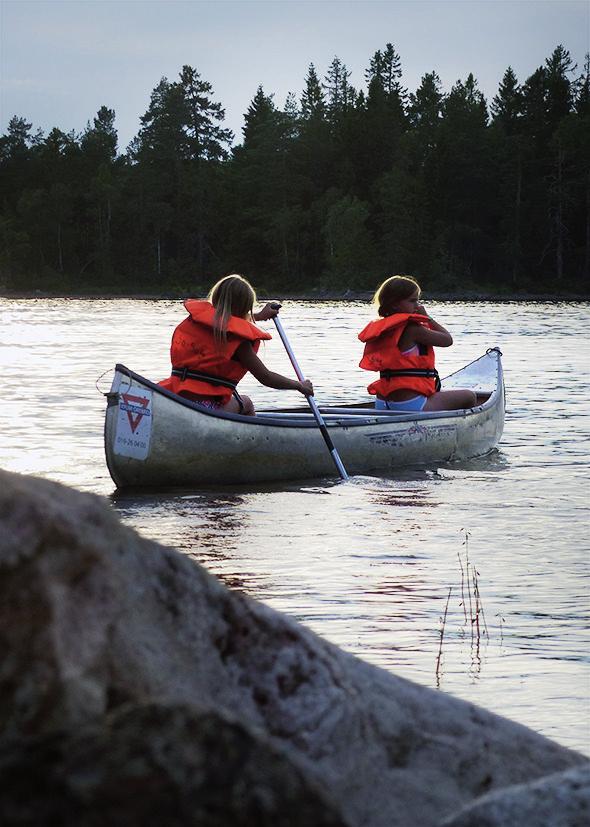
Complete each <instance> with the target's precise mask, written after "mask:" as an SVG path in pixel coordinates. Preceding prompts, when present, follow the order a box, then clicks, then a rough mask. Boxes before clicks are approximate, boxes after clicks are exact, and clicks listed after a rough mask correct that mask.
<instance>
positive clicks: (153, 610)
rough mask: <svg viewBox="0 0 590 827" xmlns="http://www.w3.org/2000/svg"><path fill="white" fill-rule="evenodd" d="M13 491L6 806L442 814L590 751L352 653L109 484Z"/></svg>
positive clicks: (1, 678) (25, 481)
mask: <svg viewBox="0 0 590 827" xmlns="http://www.w3.org/2000/svg"><path fill="white" fill-rule="evenodd" d="M0 492H1V493H0V630H1V631H0V635H1V636H2V639H1V640H0V643H1V646H2V653H3V657H2V659H1V660H0V716H1V717H0V724H1V726H0V731H1V732H2V736H1V738H0V770H2V777H3V778H7V777H9V778H10V779H11V783H12V785H13V788H14V790H16V792H11V791H9V790H8V789H7V784H5V783H3V784H2V789H1V790H0V823H2V824H9V823H19V824H33V823H52V822H53V823H60V824H85V823H88V824H90V823H92V824H117V823H125V824H134V823H137V824H151V823H153V824H162V823H166V824H173V825H175V824H192V823H195V824H197V823H199V824H205V825H209V824H211V825H216V824H219V825H221V824H225V825H228V826H229V827H231V825H233V824H235V825H241V824H247V823H249V824H260V825H266V824H276V825H283V824H285V825H299V824H309V825H323V824H326V825H328V824H349V825H361V824H362V825H369V826H370V827H379V826H380V825H388V827H389V826H390V825H391V826H393V827H395V825H400V827H401V825H408V827H409V826H410V825H411V826H412V827H417V826H418V825H419V826H420V827H428V825H437V824H439V823H440V822H441V821H442V820H443V819H444V818H445V817H448V816H451V815H452V814H453V813H455V812H457V811H458V810H460V808H461V807H464V806H467V805H469V804H471V803H472V802H473V801H474V800H475V799H477V798H478V797H479V796H482V795H483V794H485V793H489V792H492V791H495V790H499V789H501V788H504V787H508V786H510V785H514V784H526V783H529V782H532V781H535V780H536V779H539V778H541V777H542V776H544V775H547V774H549V773H555V772H560V771H564V770H566V769H568V768H570V767H573V766H575V765H577V764H579V763H581V762H583V761H585V759H584V758H583V756H581V755H579V754H577V753H574V752H572V751H570V750H567V749H565V748H563V747H561V746H559V745H557V744H555V743H553V742H551V741H549V740H547V739H546V738H543V737H542V736H540V735H537V734H536V733H534V732H532V731H530V730H528V729H526V728H525V727H522V726H520V725H518V724H515V723H513V722H511V721H508V720H506V719H503V718H500V717H498V716H496V715H493V714H491V713H489V712H487V711H485V710H483V709H480V708H478V707H475V706H473V705H471V704H467V703H465V702H463V701H459V700H457V699H454V698H451V697H448V696H446V695H444V694H442V693H439V692H435V691H433V690H429V689H425V688H423V687H420V686H417V685H415V684H412V683H410V682H409V681H406V680H403V679H401V678H397V677H395V676H393V675H390V674H389V673H387V672H384V671H382V670H380V669H377V668H375V667H373V666H370V665H368V664H366V663H364V662H362V661H360V660H358V659H356V658H354V657H352V656H350V655H347V654H346V653H344V652H342V651H340V650H339V649H337V648H336V647H334V646H331V645H330V644H328V643H326V642H325V641H323V640H321V639H320V638H318V637H317V636H315V635H314V634H312V633H311V632H310V631H308V630H307V629H305V628H304V627H302V626H299V625H298V624H296V623H295V622H294V621H292V620H290V619H288V618H286V617H284V616H282V615H280V614H278V613H276V612H274V611H271V610H270V609H268V608H267V607H265V606H263V605H261V604H258V603H256V602H254V601H252V600H250V599H248V598H247V597H245V596H244V595H241V594H239V593H233V592H231V591H229V590H227V589H226V588H225V587H224V586H223V585H222V584H221V583H219V581H217V580H216V579H215V578H213V577H212V576H210V575H209V574H207V572H206V571H205V570H204V569H203V568H201V567H199V566H197V565H196V564H194V562H192V561H191V560H189V559H188V558H187V557H185V556H183V555H181V554H179V553H177V552H175V551H173V550H171V549H165V548H163V547H161V546H159V545H157V544H155V543H152V542H149V541H147V540H144V539H142V538H140V537H139V536H138V535H137V534H136V533H134V532H133V531H131V530H130V529H128V528H126V527H125V526H123V525H121V524H120V523H119V521H118V520H117V518H116V516H115V515H114V513H113V512H112V510H111V509H110V508H109V507H108V505H107V504H106V503H104V502H103V501H102V500H100V499H99V498H97V497H94V496H92V495H87V494H80V493H78V492H74V491H71V490H68V489H66V488H64V487H62V486H59V485H57V484H53V483H49V482H46V481H42V480H38V479H34V478H28V477H19V476H16V475H9V474H3V473H0ZM212 721H214V722H217V723H215V724H213V723H212ZM216 733H218V735H216ZM170 756H173V758H171V757H170ZM32 770H33V772H32ZM31 777H34V779H35V782H34V783H33V784H31V781H30V778H31ZM19 779H20V781H19ZM25 789H27V790H28V793H27V795H25V794H24V790H25ZM19 791H20V792H19ZM205 793H206V794H205ZM19 796H20V797H19ZM27 796H28V797H27ZM27 802H28V803H27ZM198 802H200V809H198V808H197V806H196V805H197V803H198ZM52 808H53V809H52ZM113 808H114V809H113ZM168 808H169V809H170V812H169V813H168V816H167V819H163V818H162V816H161V813H162V812H163V811H168ZM35 812H39V813H42V814H48V813H50V814H51V813H54V814H56V815H55V818H54V817H53V816H51V817H50V818H49V817H48V818H41V819H40V820H38V821H37V822H35V815H34V814H35ZM243 812H246V813H249V814H250V815H249V816H248V818H249V819H250V820H249V821H247V820H246V821H244V820H243V819H244V818H245V816H243V815H242V813H243ZM190 813H198V815H199V820H198V821H190V819H189V814H190ZM142 814H143V815H142ZM150 814H155V815H154V817H153V819H152V820H150V817H149V816H150ZM86 818H88V819H89V820H88V821H86V820H85V819H86ZM240 819H242V820H240ZM556 824H557V822H556Z"/></svg>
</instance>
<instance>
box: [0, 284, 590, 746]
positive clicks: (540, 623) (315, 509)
mask: <svg viewBox="0 0 590 827" xmlns="http://www.w3.org/2000/svg"><path fill="white" fill-rule="evenodd" d="M588 309H589V308H588V304H585V305H584V304H581V305H577V304H570V305H568V306H567V313H568V327H567V329H566V328H564V326H563V307H561V308H559V307H557V306H555V305H550V304H545V305H543V304H536V305H528V304H525V303H522V302H518V303H514V304H510V303H503V304H497V305H495V304H470V303H468V302H462V303H447V302H442V303H438V304H437V305H436V315H437V317H440V318H441V320H442V321H443V323H445V324H446V325H448V326H449V328H450V329H452V330H453V333H454V334H455V337H454V338H455V342H456V344H455V345H454V346H453V347H452V348H449V349H446V350H445V352H444V353H441V356H440V367H441V372H442V373H443V374H447V373H452V372H453V371H455V370H457V369H458V368H459V367H461V366H462V365H463V364H465V363H466V362H468V361H470V360H471V359H473V358H474V357H475V356H477V355H479V354H480V353H483V352H484V351H485V350H486V348H488V347H490V346H492V345H495V344H497V345H499V346H501V349H502V351H503V353H504V366H505V374H506V384H507V389H508V407H509V412H508V416H507V420H506V428H505V433H504V438H503V440H502V443H501V445H500V449H499V451H497V452H494V453H492V454H490V455H488V456H487V457H484V458H480V459H474V460H468V461H462V462H456V463H454V462H452V463H446V464H444V465H441V466H437V467H419V468H411V469H404V470H396V471H395V472H392V473H390V474H388V475H383V476H379V477H372V476H358V477H354V478H353V479H352V480H351V482H350V484H342V483H340V482H339V481H338V480H337V479H335V478H329V479H328V478H327V479H318V480H313V481H305V482H303V483H302V482H299V483H297V482H294V483H289V484H269V485H258V486H255V487H253V488H249V487H245V486H242V487H228V488H224V489H223V490H220V489H218V490H211V489H209V490H208V489H199V490H186V491H174V492H171V491H163V492H150V493H149V494H145V493H137V492H136V493H133V492H125V493H120V492H114V493H113V488H114V486H113V485H112V482H111V480H110V478H109V476H108V472H107V470H106V467H105V462H104V453H103V445H102V426H103V417H104V407H105V405H104V398H103V397H102V396H101V395H100V393H99V392H98V391H97V388H96V387H95V383H96V380H97V378H98V377H99V376H100V375H101V374H102V373H103V372H105V371H109V370H110V369H112V367H113V365H114V364H115V363H116V362H123V363H125V364H127V365H128V366H129V367H130V368H131V369H132V370H135V371H137V372H138V373H140V374H142V375H145V376H147V377H150V378H152V379H156V380H157V379H159V378H161V377H163V376H166V375H167V374H168V368H169V363H168V358H169V357H168V353H169V350H168V349H169V342H170V333H171V331H172V329H173V328H174V327H175V325H176V324H177V323H178V322H179V321H180V320H181V318H182V316H183V311H182V308H181V306H180V304H179V303H178V302H168V301H161V302H149V301H145V302H143V301H142V302H136V301H127V300H123V301H116V302H107V301H105V302H92V301H82V300H74V301H62V300H50V301H46V300H42V301H35V302H26V301H6V300H4V301H2V300H0V312H1V314H2V324H1V325H0V365H1V367H2V373H3V379H4V386H5V388H10V389H11V390H10V394H5V398H4V399H3V402H2V405H1V406H0V464H1V465H2V466H3V467H4V468H6V469H8V470H16V471H22V472H25V473H36V474H39V475H41V476H45V477H49V478H51V479H56V480H59V481H62V482H66V483H68V484H70V485H74V486H76V487H78V488H82V489H84V490H86V491H93V492H96V493H99V494H103V495H106V496H108V497H110V502H111V503H112V506H113V508H115V509H116V510H117V511H118V512H119V513H120V515H121V516H122V518H123V519H124V521H125V522H126V523H127V524H128V525H130V526H132V527H134V528H136V529H137V530H138V531H140V532H141V533H142V534H144V535H146V536H149V537H151V538H153V539H156V540H159V541H161V542H164V543H166V544H167V545H172V546H176V547H178V548H179V549H181V550H182V551H184V552H185V553H186V554H189V555H190V556H192V557H193V558H194V559H196V560H197V561H199V562H200V563H202V564H204V565H205V566H206V567H207V568H208V569H209V570H210V571H212V572H213V573H214V574H216V575H218V576H219V577H220V578H221V579H222V580H224V581H225V582H226V583H227V584H228V585H231V586H233V587H238V588H241V589H243V590H244V591H246V592H247V593H248V594H251V595H252V596H254V597H256V598H260V599H263V600H264V601H266V602H267V603H269V604H270V605H271V606H274V607H275V608H277V609H279V610H281V611H284V612H287V613H289V614H291V615H292V616H294V617H295V618H297V619H298V620H301V621H302V622H305V623H307V624H308V625H309V626H310V627H311V628H312V629H314V630H315V631H317V632H318V633H319V634H321V635H323V636H324V637H326V638H328V639H330V640H332V641H333V642H334V643H336V644H338V645H340V646H342V647H344V648H345V649H347V650H348V651H351V652H353V653H354V654H357V655H360V656H361V657H363V658H365V659H367V660H369V661H371V662H373V663H375V664H377V665H379V666H382V667H384V668H386V669H390V670H392V671H394V672H396V673H397V674H400V675H402V676H404V677H407V678H410V679H412V680H417V681H419V682H422V683H424V684H425V685H428V686H436V685H437V681H438V682H439V683H440V686H441V688H442V689H444V690H446V691H450V692H453V693H454V694H456V695H459V696H461V697H465V698H468V699H469V700H471V701H473V702H475V703H481V704H483V705H485V706H488V707H489V708H491V709H494V710H497V711H498V712H500V713H502V714H506V715H509V716H510V717H513V718H515V719H516V720H519V721H521V722H522V723H525V724H528V725H529V726H532V727H534V728H535V729H538V730H540V731H542V732H544V733H545V734H547V735H549V736H550V737H554V738H557V739H558V740H559V741H561V742H562V743H565V744H567V745H570V746H574V747H576V748H578V749H583V750H586V751H587V752H588V753H590V736H589V728H590V720H589V704H588V695H589V688H588V687H589V684H590V677H589V673H590V670H589V666H588V661H589V658H588V654H587V653H588V651H589V646H588V642H589V641H588V620H589V617H588V605H589V602H590V601H589V600H588V597H589V588H590V583H589V579H588V574H589V573H588V557H589V544H588V539H587V532H586V531H585V530H584V529H583V526H584V524H585V522H586V521H587V518H588V505H587V501H586V500H587V497H586V491H587V485H588V469H589V460H588V437H587V434H588V422H589V416H590V411H589V410H588V406H587V392H586V388H585V385H584V383H582V382H580V381H579V377H580V376H583V375H585V370H586V365H587V364H588V361H589V360H590V342H589V340H588V338H587V335H586V328H587V317H588ZM371 312H372V311H371V309H370V307H369V306H368V305H366V304H362V303H358V302H351V303H341V304H337V305H328V304H322V303H315V302H308V303H305V304H303V303H290V304H289V303H288V304H286V305H285V306H284V308H283V311H282V313H283V317H284V319H285V325H286V326H287V325H288V329H289V337H290V340H291V342H292V343H293V344H294V345H295V344H296V345H297V354H298V359H299V362H300V364H301V366H302V368H303V370H304V371H305V372H306V373H308V374H309V376H310V378H311V379H312V380H313V382H314V387H315V388H316V392H317V396H318V399H319V400H320V401H321V403H326V404H335V403H338V402H346V401H350V399H359V400H360V399H363V398H366V384H367V378H366V375H365V374H364V372H363V371H361V370H360V369H358V368H357V365H358V360H359V358H360V352H359V351H358V350H357V348H358V347H360V344H359V343H358V341H357V339H356V334H357V331H358V330H359V329H361V328H362V327H363V326H364V324H365V323H366V321H369V319H370V315H371ZM285 317H286V318H285ZM138 319H139V320H141V321H140V323H138ZM328 322H329V325H328ZM327 330H329V335H327V333H326V331H327ZM146 331H149V335H146ZM572 335H573V336H575V339H576V348H575V349H573V350H572V349H571V347H570V343H571V337H572ZM318 341H321V344H322V346H321V348H318V347H317V342H318ZM566 348H567V352H568V360H569V362H568V371H567V372H564V370H563V353H564V350H565V349H566ZM262 358H263V359H264V361H265V363H266V364H267V365H268V367H269V368H270V369H271V370H276V371H278V372H280V373H285V374H289V373H290V371H291V367H290V364H289V362H288V357H287V356H286V354H285V353H284V350H283V349H282V348H281V346H280V343H278V345H277V342H276V341H272V342H270V343H268V344H267V345H266V346H265V348H264V353H263V355H262ZM244 382H245V384H244V388H243V390H244V393H247V394H249V395H251V396H252V397H253V398H254V399H255V401H256V403H257V405H258V406H259V407H260V408H263V407H273V406H274V405H276V404H278V402H279V401H280V402H281V404H285V401H286V399H287V397H288V395H281V394H280V393H279V392H276V391H273V390H272V389H269V388H263V387H261V386H260V385H258V384H257V383H256V382H255V381H254V380H252V379H246V380H244ZM102 385H103V383H102V382H101V381H99V388H101V387H102ZM293 401H294V403H295V402H298V401H299V400H298V399H294V400H293ZM465 529H467V530H468V531H469V532H470V538H469V543H470V549H469V552H470V559H471V560H472V561H473V563H474V565H475V566H476V568H477V571H478V572H479V588H480V592H481V600H482V603H483V608H484V611H485V618H486V621H487V626H488V633H489V640H488V639H487V638H485V639H484V638H483V637H482V636H480V638H479V640H478V638H477V636H475V637H474V636H473V634H472V624H471V623H470V622H466V618H465V606H464V603H465V601H464V600H462V597H461V570H460V566H459V561H458V552H460V551H461V550H462V548H463V542H464V530H465ZM449 588H452V592H451V596H450V598H449V603H448V610H447V615H446V620H445V633H444V641H443V648H442V655H441V660H440V668H439V670H438V676H437V674H436V663H437V656H438V653H439V648H440V623H441V617H443V615H444V611H445V606H446V601H447V595H448V592H449Z"/></svg>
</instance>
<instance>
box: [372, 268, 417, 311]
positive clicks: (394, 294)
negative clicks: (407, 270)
mask: <svg viewBox="0 0 590 827" xmlns="http://www.w3.org/2000/svg"><path fill="white" fill-rule="evenodd" d="M416 290H417V291H418V297H419V296H420V293H421V292H422V291H421V290H420V285H419V284H418V282H417V281H416V279H414V278H412V276H390V277H389V278H388V279H385V281H384V282H383V284H381V285H379V287H378V288H377V290H376V292H375V295H374V296H373V303H374V304H375V305H376V307H377V313H378V314H379V316H391V315H392V314H393V312H394V310H395V308H396V304H397V302H398V301H400V300H402V299H409V298H410V296H413V295H414V293H415V292H416Z"/></svg>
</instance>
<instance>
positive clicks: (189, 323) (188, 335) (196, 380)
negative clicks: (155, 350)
mask: <svg viewBox="0 0 590 827" xmlns="http://www.w3.org/2000/svg"><path fill="white" fill-rule="evenodd" d="M184 306H185V307H186V309H187V310H188V312H189V314H190V315H189V316H188V318H186V319H185V320H184V321H183V322H181V323H180V324H179V325H178V327H177V328H176V330H175V331H174V333H173V334H172V344H171V346H170V359H171V361H172V376H170V378H169V379H164V380H163V381H162V382H159V384H160V385H162V387H164V388H167V389H168V390H169V391H172V392H173V393H181V392H182V391H188V392H189V393H191V394H199V395H200V396H208V397H211V398H215V399H217V400H218V401H219V402H220V403H221V404H222V405H225V404H226V403H227V402H229V400H230V398H231V396H232V393H233V391H234V390H235V387H236V385H237V384H238V382H239V381H240V379H242V378H243V377H244V376H245V374H246V373H247V370H246V368H244V367H243V366H242V364H241V363H240V362H238V360H237V359H234V358H233V357H234V355H235V352H236V350H237V349H238V348H239V346H240V345H241V344H242V342H251V343H252V347H253V348H254V352H257V351H258V348H259V347H260V342H261V340H262V339H271V338H272V337H271V335H270V334H269V333H265V331H264V330H260V329H259V328H258V327H256V325H254V324H252V323H251V322H248V321H246V320H245V319H240V318H238V317H237V316H230V318H229V321H228V324H227V331H226V332H227V335H226V338H225V339H223V338H220V337H216V336H215V329H214V323H215V308H214V307H213V305H212V304H211V303H210V302H206V301H197V300H195V299H189V300H188V301H185V303H184Z"/></svg>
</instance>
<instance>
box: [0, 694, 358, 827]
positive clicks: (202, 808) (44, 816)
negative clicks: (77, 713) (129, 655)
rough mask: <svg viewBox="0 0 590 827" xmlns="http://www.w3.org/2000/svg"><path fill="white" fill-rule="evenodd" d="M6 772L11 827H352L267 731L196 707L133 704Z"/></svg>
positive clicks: (14, 754) (5, 810)
mask: <svg viewBox="0 0 590 827" xmlns="http://www.w3.org/2000/svg"><path fill="white" fill-rule="evenodd" d="M0 774H1V778H2V788H3V790H2V793H1V794H0V823H2V824H3V825H7V824H31V825H32V824H35V825H41V824H42V825H49V824H55V825H60V827H62V826H63V825H72V827H86V825H88V827H91V826H93V825H105V827H106V826H108V827H112V825H125V827H128V825H154V827H156V825H157V827H161V825H166V827H187V825H189V826H190V825H195V827H227V825H235V827H252V825H259V826H260V827H310V825H317V826H318V827H346V824H345V822H344V821H343V820H342V818H341V817H340V816H339V815H338V812H337V808H335V807H334V806H333V805H330V804H329V803H327V801H326V799H325V795H324V794H322V792H321V791H320V790H319V789H317V788H315V785H314V784H313V782H310V780H309V779H308V778H306V776H305V773H303V772H301V771H300V770H298V769H297V768H296V767H295V766H294V764H293V763H292V762H291V761H290V760H289V759H288V758H287V757H286V756H285V755H284V754H283V753H282V751H280V750H277V749H276V748H273V747H272V745H271V744H269V742H268V740H267V739H265V738H264V737H263V735H262V734H260V733H259V734H254V733H252V732H250V731H248V730H247V729H246V728H245V727H243V726H242V725H241V724H239V723H236V722H233V721H229V720H228V719H227V717H225V716H223V715H222V714H220V713H218V712H212V711H207V712H204V711H198V710H196V709H189V708H188V707H179V706H160V705H157V704H149V705H144V706H133V705H130V704H127V705H126V706H124V707H122V708H120V710H119V711H117V712H116V713H114V714H112V715H109V716H108V717H107V719H106V720H104V721H101V722H100V723H98V724H89V725H86V726H85V727H83V728H82V729H81V731H80V732H79V733H78V734H76V735H70V734H64V733H56V734H54V735H46V736H42V737H40V738H38V739H32V740H27V741H25V742H22V743H21V744H19V745H18V746H15V745H12V747H11V748H8V749H5V750H2V751H0ZM7 790H9V792H8V794H7V792H6V791H7Z"/></svg>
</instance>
